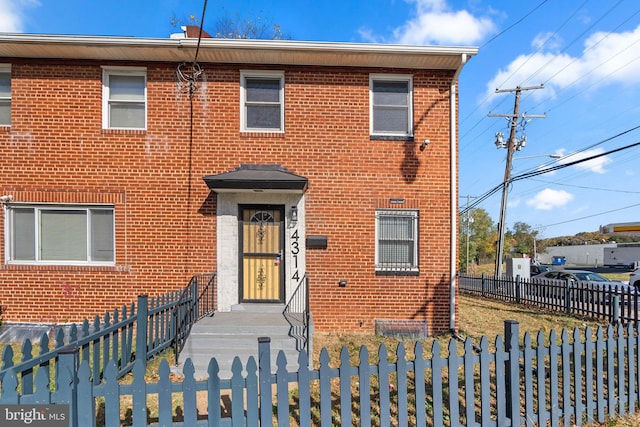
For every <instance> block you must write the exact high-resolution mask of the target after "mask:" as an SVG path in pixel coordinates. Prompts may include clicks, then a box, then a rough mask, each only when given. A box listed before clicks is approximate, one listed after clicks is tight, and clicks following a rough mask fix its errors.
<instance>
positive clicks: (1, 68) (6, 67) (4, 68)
mask: <svg viewBox="0 0 640 427" xmlns="http://www.w3.org/2000/svg"><path fill="white" fill-rule="evenodd" d="M0 73H2V74H5V73H7V74H9V96H1V95H0V101H9V123H1V122H0V126H11V83H12V82H11V64H0Z"/></svg>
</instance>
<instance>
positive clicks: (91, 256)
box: [5, 204, 115, 265]
mask: <svg viewBox="0 0 640 427" xmlns="http://www.w3.org/2000/svg"><path fill="white" fill-rule="evenodd" d="M7 220H8V221H7V224H8V227H7V230H8V236H7V237H8V238H7V239H6V241H7V245H8V248H7V250H6V252H5V253H6V254H7V255H8V262H9V263H11V264H69V265H78V264H92V265H113V263H114V245H115V243H114V221H113V208H112V207H83V206H68V205H62V206H26V205H17V204H12V205H10V206H9V207H7Z"/></svg>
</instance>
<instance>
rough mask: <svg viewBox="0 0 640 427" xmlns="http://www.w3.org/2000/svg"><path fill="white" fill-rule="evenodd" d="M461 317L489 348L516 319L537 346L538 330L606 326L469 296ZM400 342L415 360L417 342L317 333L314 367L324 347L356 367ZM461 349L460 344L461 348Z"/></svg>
mask: <svg viewBox="0 0 640 427" xmlns="http://www.w3.org/2000/svg"><path fill="white" fill-rule="evenodd" d="M458 316H459V319H458V322H459V323H458V326H459V334H460V335H461V336H462V337H463V338H466V337H469V338H471V339H472V340H473V341H474V343H476V344H479V342H480V339H481V338H482V337H483V336H486V337H487V338H488V339H489V343H490V345H493V344H494V341H495V337H496V336H497V335H503V334H504V321H505V320H515V321H517V322H518V323H519V325H520V342H521V343H522V341H523V338H524V335H525V333H529V334H530V335H531V338H532V342H533V343H535V341H536V338H537V335H538V332H539V331H543V334H544V336H545V339H546V340H548V339H549V333H550V332H551V330H555V331H556V333H557V336H558V337H560V335H561V332H562V329H563V328H565V329H567V330H568V331H570V332H572V331H573V329H574V328H578V329H580V330H581V331H582V332H583V333H584V329H585V328H586V327H587V326H590V327H591V328H592V330H593V332H594V333H595V331H596V330H597V328H598V326H604V327H606V326H607V323H606V322H602V321H596V320H592V319H584V318H580V317H576V316H567V315H564V314H563V313H557V312H549V311H544V310H538V309H535V308H531V307H525V306H521V305H516V304H509V303H505V302H502V301H494V300H490V299H483V298H479V297H476V296H469V295H460V296H459V300H458ZM450 339H451V334H449V333H447V334H443V335H440V336H436V337H430V338H428V339H427V340H425V343H424V348H425V352H427V353H428V352H430V350H431V345H432V343H433V341H434V340H439V341H440V345H441V348H442V349H443V351H446V349H447V346H448V344H449V341H450ZM399 341H403V342H404V344H405V348H406V350H407V358H408V359H413V357H414V356H413V346H414V342H413V341H411V340H398V339H395V338H389V337H380V336H375V335H365V334H340V333H326V334H319V333H316V334H315V336H314V339H313V345H314V356H313V360H314V361H315V365H314V366H315V367H317V361H318V359H319V353H320V350H321V349H322V348H326V349H327V350H328V352H329V355H330V357H331V361H332V366H333V365H335V366H338V364H339V360H340V351H341V349H342V347H343V346H346V347H347V348H348V349H349V353H350V355H351V362H352V364H356V363H357V360H358V351H359V349H360V346H361V345H366V346H367V348H368V349H369V354H370V359H371V361H372V362H375V360H376V358H377V350H378V347H379V346H380V344H382V343H384V344H385V345H386V346H387V350H388V351H389V354H390V356H395V354H394V352H395V349H396V346H397V344H398V342H399ZM461 347H462V346H461V345H460V346H459V348H461ZM589 426H591V427H595V426H611V427H613V426H616V427H632V426H640V415H636V416H630V417H625V418H623V419H617V420H612V421H610V422H608V423H606V424H590V425H589Z"/></svg>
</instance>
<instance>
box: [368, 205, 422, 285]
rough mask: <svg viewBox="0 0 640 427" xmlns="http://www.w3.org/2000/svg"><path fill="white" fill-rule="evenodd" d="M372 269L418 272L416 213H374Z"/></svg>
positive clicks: (395, 210) (387, 211)
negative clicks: (374, 231)
mask: <svg viewBox="0 0 640 427" xmlns="http://www.w3.org/2000/svg"><path fill="white" fill-rule="evenodd" d="M376 270H377V271H388V272H393V271H417V270H418V211H413V210H398V209H388V210H378V211H376Z"/></svg>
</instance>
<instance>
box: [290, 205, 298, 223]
mask: <svg viewBox="0 0 640 427" xmlns="http://www.w3.org/2000/svg"><path fill="white" fill-rule="evenodd" d="M289 219H290V220H291V222H293V223H296V222H298V207H297V206H291V211H290V212H289Z"/></svg>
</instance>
